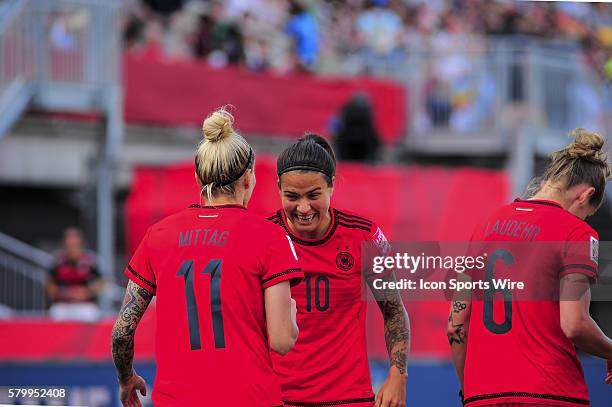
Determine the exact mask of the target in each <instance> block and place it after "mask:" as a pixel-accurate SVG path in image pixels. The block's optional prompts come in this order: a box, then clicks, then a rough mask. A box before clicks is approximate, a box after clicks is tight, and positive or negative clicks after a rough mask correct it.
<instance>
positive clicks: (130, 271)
mask: <svg viewBox="0 0 612 407" xmlns="http://www.w3.org/2000/svg"><path fill="white" fill-rule="evenodd" d="M150 231H151V229H149V230H147V233H146V235H145V237H144V239H142V241H141V242H140V245H138V248H137V249H136V252H135V253H134V256H132V259H131V260H130V262H129V263H128V265H127V267H126V268H125V275H126V277H127V278H129V279H130V280H131V281H133V282H134V283H136V284H138V285H139V286H140V287H142V288H144V289H145V290H147V291H148V292H150V293H151V294H153V295H155V292H156V291H157V285H156V284H155V273H154V272H153V268H152V267H151V262H150V258H149V256H150V253H149V250H148V240H149V234H150Z"/></svg>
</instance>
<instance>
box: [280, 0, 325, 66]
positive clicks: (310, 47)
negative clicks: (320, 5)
mask: <svg viewBox="0 0 612 407" xmlns="http://www.w3.org/2000/svg"><path fill="white" fill-rule="evenodd" d="M290 14H291V18H290V19H289V22H288V23H287V28H286V31H287V33H288V34H289V36H290V37H291V38H292V39H293V42H294V48H295V54H296V58H297V62H298V65H299V67H300V68H302V69H304V70H306V71H312V70H314V68H316V65H317V62H318V60H319V26H318V24H317V20H316V19H315V17H314V16H313V15H312V14H311V13H310V12H309V11H308V10H306V8H305V7H304V5H303V4H302V0H291V1H290Z"/></svg>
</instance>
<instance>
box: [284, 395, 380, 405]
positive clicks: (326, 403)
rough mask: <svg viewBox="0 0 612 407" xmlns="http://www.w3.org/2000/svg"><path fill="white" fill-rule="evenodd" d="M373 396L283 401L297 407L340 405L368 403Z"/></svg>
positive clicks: (371, 400) (372, 399)
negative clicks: (329, 399)
mask: <svg viewBox="0 0 612 407" xmlns="http://www.w3.org/2000/svg"><path fill="white" fill-rule="evenodd" d="M373 401H374V397H363V398H359V399H347V400H335V401H315V402H308V401H288V400H283V402H284V403H285V404H286V405H288V406H298V407H328V406H341V405H343V404H354V403H368V402H373Z"/></svg>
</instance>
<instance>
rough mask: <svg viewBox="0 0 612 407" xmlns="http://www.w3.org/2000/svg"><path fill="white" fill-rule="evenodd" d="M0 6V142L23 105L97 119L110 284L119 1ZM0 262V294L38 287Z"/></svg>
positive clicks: (103, 254) (19, 266) (100, 226)
mask: <svg viewBox="0 0 612 407" xmlns="http://www.w3.org/2000/svg"><path fill="white" fill-rule="evenodd" d="M0 5H1V6H0V138H1V137H2V135H3V134H4V133H5V132H6V131H7V130H8V129H9V128H10V127H11V126H12V125H13V124H14V123H15V122H16V120H17V119H18V118H19V116H20V115H21V114H22V112H23V111H24V110H25V109H26V107H27V106H28V105H32V106H35V107H37V108H42V109H48V110H53V111H72V112H74V111H77V112H79V111H80V112H100V113H101V114H102V115H103V116H104V118H105V119H106V120H105V121H104V124H105V139H104V142H103V143H101V144H100V148H99V151H98V154H97V155H96V159H97V162H96V164H97V167H96V168H95V171H93V174H92V178H94V179H93V180H92V183H95V185H96V200H97V242H98V247H97V252H98V259H99V266H100V271H101V272H102V274H103V275H104V276H105V277H106V278H107V280H108V281H109V283H111V284H112V282H113V281H114V274H113V270H112V264H113V258H114V227H113V226H114V222H113V219H114V201H113V191H114V177H115V170H116V168H117V156H118V154H119V149H120V146H121V143H122V140H123V98H122V91H121V69H120V62H121V29H120V23H121V1H119V0H53V1H47V0H5V1H3V2H1V3H0ZM1 256H2V257H0V260H3V261H4V262H5V263H4V264H5V266H6V267H7V270H8V271H7V272H3V277H6V278H9V277H8V276H14V277H11V278H12V280H10V281H7V282H6V283H7V284H9V285H6V286H5V287H11V286H10V284H17V286H15V287H13V288H14V289H15V290H12V291H15V292H17V291H19V289H20V288H19V287H22V286H23V285H24V284H26V285H27V284H30V285H32V287H34V286H39V285H40V284H39V283H40V281H39V280H37V278H36V277H35V276H36V275H39V274H40V273H38V274H37V272H32V271H31V270H33V268H35V267H36V265H32V264H30V266H28V267H26V266H25V265H24V264H26V263H27V261H28V260H27V259H23V258H22V257H20V256H18V255H16V254H15V253H13V252H10V251H7V250H6V249H5V250H3V251H2V253H1ZM24 261H25V262H26V263H24ZM27 270H29V271H27ZM17 276H20V277H17ZM21 280H23V282H20V281H21ZM33 290H35V291H36V290H37V288H33ZM7 296H10V293H7ZM7 298H8V297H7ZM10 298H13V297H10ZM16 298H17V297H15V299H14V301H17V299H16ZM11 301H13V300H11ZM15 304H16V305H15V306H17V307H20V306H21V305H19V304H20V303H18V302H16V303H15ZM38 305H40V304H38Z"/></svg>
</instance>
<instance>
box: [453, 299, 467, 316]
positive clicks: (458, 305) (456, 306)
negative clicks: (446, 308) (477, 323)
mask: <svg viewBox="0 0 612 407" xmlns="http://www.w3.org/2000/svg"><path fill="white" fill-rule="evenodd" d="M466 308H467V304H465V303H463V302H461V301H454V302H453V312H454V313H456V314H458V313H460V312H461V311H463V310H464V309H466Z"/></svg>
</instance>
